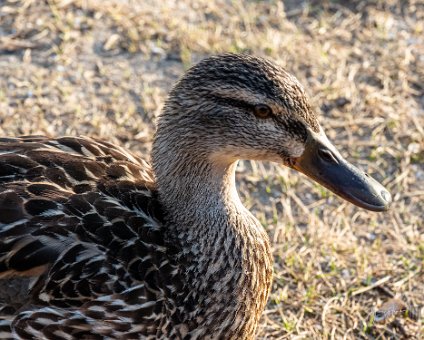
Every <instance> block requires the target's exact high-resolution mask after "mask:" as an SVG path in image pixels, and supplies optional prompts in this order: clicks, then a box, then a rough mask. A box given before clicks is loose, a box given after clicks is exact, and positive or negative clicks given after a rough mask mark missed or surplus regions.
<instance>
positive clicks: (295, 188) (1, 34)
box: [0, 0, 424, 339]
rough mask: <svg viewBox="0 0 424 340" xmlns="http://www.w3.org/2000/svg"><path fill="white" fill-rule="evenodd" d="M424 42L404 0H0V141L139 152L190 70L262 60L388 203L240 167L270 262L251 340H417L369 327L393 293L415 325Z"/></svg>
mask: <svg viewBox="0 0 424 340" xmlns="http://www.w3.org/2000/svg"><path fill="white" fill-rule="evenodd" d="M423 36H424V5H423V3H422V2H419V1H412V0H411V1H394V0H388V1H383V0H381V1H380V0H373V1H367V2H365V1H349V2H347V1H342V0H340V1H322V2H319V1H294V0H292V1H285V2H284V3H283V2H277V1H229V0H214V1H211V0H202V1H192V0H180V1H172V0H166V1H155V0H140V1H135V0H133V1H131V0H127V1H124V0H122V1H119V0H105V1H101V0H87V1H83V0H60V1H59V0H49V1H39V0H22V1H20V0H9V1H4V0H0V120H1V126H0V134H1V135H20V134H34V133H36V134H47V135H53V136H55V135H63V134H70V135H77V134H85V135H93V136H100V137H104V138H107V139H109V140H112V141H113V142H116V143H119V144H122V145H124V146H126V147H128V148H130V149H132V150H134V151H135V152H145V151H146V150H148V147H149V142H150V139H151V135H152V130H153V121H154V117H155V116H156V115H157V114H158V112H159V111H160V109H161V105H162V103H163V101H164V98H165V95H166V92H167V91H168V90H169V88H170V86H171V84H172V83H173V82H174V81H175V80H176V79H177V77H178V76H179V75H181V74H182V72H183V71H184V69H185V68H187V67H188V66H189V65H190V64H192V63H193V62H195V61H197V60H199V59H200V58H202V57H203V56H205V55H208V54H212V53H216V52H222V51H232V52H250V53H253V54H257V55H265V56H269V57H270V58H273V59H275V60H277V61H278V62H280V63H281V64H282V65H284V66H285V67H286V68H287V69H288V70H290V71H291V72H292V73H294V74H295V75H296V76H297V77H298V78H299V80H300V81H301V82H302V83H303V84H304V85H305V87H306V89H307V91H308V92H309V94H310V95H311V97H312V98H313V102H314V104H315V105H316V107H317V108H320V109H321V111H322V116H321V122H322V125H323V126H324V128H325V129H326V131H327V134H328V136H329V137H330V139H331V140H333V142H334V143H335V144H336V145H338V146H339V149H341V151H342V153H343V154H345V155H346V156H347V158H348V159H349V160H350V161H352V162H353V163H355V164H357V165H359V166H360V167H362V168H363V169H365V170H366V171H367V172H369V173H371V174H372V175H373V176H374V177H376V178H377V179H379V180H380V181H382V182H383V183H384V184H385V185H386V186H387V187H388V188H389V190H390V191H391V193H392V194H393V196H394V204H393V208H392V209H391V211H389V212H387V213H380V214H377V213H372V212H367V211H364V210H360V209H358V208H356V207H354V206H352V205H350V204H348V203H346V202H343V201H341V200H340V199H339V198H336V197H335V196H333V195H332V194H331V193H329V192H328V191H326V190H325V189H323V188H322V187H320V186H318V185H316V184H314V183H312V182H311V181H309V180H308V179H306V178H305V177H304V176H301V175H299V174H296V173H294V172H292V171H289V170H288V169H285V168H280V167H278V166H275V165H270V164H261V163H253V162H244V163H242V165H241V167H240V168H239V172H238V177H239V179H240V181H239V182H240V185H239V187H240V193H241V196H242V199H243V201H244V202H245V204H246V205H247V206H248V207H249V208H250V209H252V210H253V211H254V212H255V214H256V215H257V216H258V217H259V219H260V220H261V222H262V223H263V225H264V226H265V228H266V229H267V230H268V231H269V234H270V236H271V239H272V240H273V246H274V255H275V282H274V285H273V292H272V296H271V299H270V301H269V303H268V306H267V310H266V312H265V313H264V315H263V318H262V322H261V324H260V328H259V334H258V336H259V338H273V339H274V338H275V339H277V338H279V339H285V338H287V339H325V338H328V339H330V338H331V339H333V338H334V339H341V338H343V337H344V338H346V339H354V338H355V339H356V338H362V339H401V338H406V337H410V338H420V337H424V330H423V329H424V327H423V319H422V317H421V318H418V320H412V319H410V318H397V319H396V320H395V321H393V322H390V323H388V324H386V325H375V324H373V323H372V318H371V316H372V314H373V311H374V310H375V308H376V307H378V306H380V305H381V304H382V303H383V302H384V301H386V300H388V299H389V298H390V296H391V295H400V296H402V298H403V299H404V300H406V301H407V302H408V303H409V304H411V305H412V307H413V308H415V311H418V313H421V316H422V315H423V310H422V307H423V305H424V297H423V294H424V271H423V266H424V236H423V234H424V222H423V220H424V108H423V107H424V89H423V81H424V53H423V52H424V38H423ZM420 308H421V310H420Z"/></svg>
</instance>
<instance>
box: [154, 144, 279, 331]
mask: <svg viewBox="0 0 424 340" xmlns="http://www.w3.org/2000/svg"><path fill="white" fill-rule="evenodd" d="M168 143H169V144H167V145H166V146H165V147H164V145H163V144H162V145H161V146H160V147H158V145H155V146H154V148H153V164H154V170H155V175H156V181H157V185H158V191H159V197H160V200H161V203H162V205H163V208H164V211H165V213H166V217H165V220H166V237H167V239H168V242H169V243H170V244H172V245H175V246H176V248H177V254H176V258H177V259H178V263H180V264H181V267H182V268H181V270H182V271H181V272H182V273H184V274H183V275H184V276H183V278H182V279H183V280H184V284H185V287H186V290H185V293H184V297H183V300H184V301H183V305H184V304H185V305H187V306H188V307H189V308H191V310H193V312H192V313H194V314H193V315H192V316H191V318H192V319H191V321H190V322H191V323H192V322H193V320H196V322H195V325H193V324H191V325H190V326H187V325H185V327H187V329H188V330H190V329H196V332H197V333H196V334H197V335H202V334H201V333H199V332H204V335H205V336H206V335H207V334H218V335H219V334H221V335H222V336H228V335H229V334H233V335H243V337H249V336H253V334H254V331H255V328H256V325H257V322H258V319H259V317H260V315H261V313H262V311H263V309H264V307H265V304H266V300H267V298H268V294H269V290H270V283H271V279H272V259H271V254H270V247H269V242H268V236H267V234H266V232H265V230H264V229H263V227H262V226H261V225H260V224H259V222H258V221H257V220H256V219H255V218H254V217H253V216H252V215H251V214H250V212H249V211H248V210H247V209H246V208H245V207H244V206H243V205H242V203H241V202H240V199H239V196H238V194H237V191H236V187H235V169H236V166H237V161H229V160H227V161H223V160H216V159H213V160H211V159H210V158H208V157H206V156H205V155H206V152H202V151H201V150H196V152H195V154H193V153H192V152H189V151H188V150H184V143H183V142H182V141H180V142H175V141H168ZM175 145H178V147H175ZM212 325H215V326H214V327H219V329H216V328H215V329H212ZM202 326H203V327H202ZM208 332H213V333H208ZM217 332H218V333H217ZM198 333H199V334H198Z"/></svg>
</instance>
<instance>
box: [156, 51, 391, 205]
mask: <svg viewBox="0 0 424 340" xmlns="http://www.w3.org/2000/svg"><path fill="white" fill-rule="evenodd" d="M164 112H165V113H164V115H163V116H162V117H161V118H160V119H159V124H158V126H159V128H158V132H159V131H163V132H164V133H163V134H162V135H163V136H170V135H171V134H170V133H169V131H167V132H165V130H167V129H168V130H169V129H172V135H173V136H176V135H178V136H179V137H178V138H179V140H178V143H182V145H183V144H184V145H189V146H190V147H191V149H190V150H191V152H192V153H195V154H196V157H197V156H199V157H204V158H208V159H209V160H210V162H211V163H214V164H221V165H223V166H226V165H228V164H232V163H234V162H235V161H237V160H239V159H251V160H265V161H273V162H277V163H280V164H284V165H286V166H288V167H291V168H293V169H296V170H297V171H300V172H302V173H303V174H305V175H306V176H308V177H309V178H311V179H313V180H315V181H316V182H318V183H320V184H321V185H323V186H325V187H326V188H328V189H329V190H331V191H332V192H334V193H335V194H337V195H338V196H340V197H342V198H344V199H346V200H347V201H349V202H351V203H353V204H356V205H357V206H359V207H362V208H365V209H368V210H373V211H384V210H387V209H388V207H389V205H390V202H391V196H390V194H389V192H388V191H387V190H386V189H385V188H384V187H383V186H382V185H381V184H379V183H378V182H377V181H375V180H374V179H373V178H371V177H370V176H369V175H367V174H366V173H364V172H363V171H361V170H359V169H358V168H356V167H355V166H353V165H351V164H350V163H349V162H347V161H346V160H345V159H344V158H343V157H342V156H341V155H340V153H339V152H338V151H337V149H336V148H335V147H334V146H333V144H332V143H331V142H330V141H329V140H328V139H327V137H326V135H325V133H324V131H323V129H322V128H321V126H320V124H319V122H318V118H317V114H316V112H315V111H314V110H313V108H312V107H311V105H310V104H309V100H308V98H307V96H306V95H305V92H304V90H303V88H302V86H301V85H300V83H299V82H298V81H297V79H296V78H295V77H293V76H292V75H290V74H289V73H288V72H286V71H285V70H284V69H283V68H282V67H280V66H277V65H276V64H274V63H272V62H271V61H269V60H265V59H262V58H258V57H253V56H248V55H234V54H226V55H221V56H214V57H210V58H207V59H205V60H203V61H201V62H200V63H198V64H197V65H195V66H194V67H192V68H191V69H190V70H189V71H188V72H187V73H186V74H185V76H184V77H183V78H182V79H181V80H180V81H179V82H178V83H177V85H176V86H175V87H174V88H173V90H172V91H171V93H170V97H169V99H168V100H167V102H166V104H165V110H164ZM169 142H172V141H169ZM181 148H182V149H184V146H182V147H181Z"/></svg>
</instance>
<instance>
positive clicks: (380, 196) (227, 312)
mask: <svg viewBox="0 0 424 340" xmlns="http://www.w3.org/2000/svg"><path fill="white" fill-rule="evenodd" d="M239 160H255V161H269V162H276V163H279V164H281V166H288V167H290V168H292V169H295V170H297V171H299V172H302V173H303V174H305V175H307V176H308V177H310V178H311V179H312V180H314V181H316V182H318V183H320V184H321V185H323V186H325V187H326V188H328V189H329V190H331V191H333V192H334V193H335V194H337V195H338V196H340V197H341V198H343V199H345V200H347V201H349V202H352V203H353V204H355V205H357V206H359V207H361V208H365V209H368V210H372V211H377V212H378V211H380V212H382V211H385V210H387V209H388V208H389V205H390V202H391V196H390V194H389V193H388V191H387V190H386V189H385V188H384V187H383V186H382V185H381V184H379V183H378V182H377V181H376V180H374V179H373V178H372V177H370V176H369V175H368V174H366V173H364V172H363V171H361V170H359V169H358V168H356V167H354V166H353V165H351V164H350V163H348V162H347V161H346V160H345V159H344V158H343V157H342V156H341V154H340V153H339V152H338V151H337V149H336V148H335V147H334V145H333V144H331V142H330V141H329V140H328V138H327V137H326V135H325V133H324V131H323V129H322V127H321V125H320V123H319V121H318V114H317V112H316V110H314V108H313V107H312V105H311V104H310V101H309V99H308V97H307V95H306V94H305V90H304V88H303V87H302V86H301V84H300V83H299V81H298V80H297V79H296V78H295V77H294V76H292V75H291V74H290V73H288V72H287V71H286V70H285V69H284V68H283V67H282V66H280V65H278V64H277V63H276V62H274V61H271V60H269V59H266V58H263V57H258V56H252V55H247V54H222V55H216V56H210V57H207V58H205V59H203V60H202V61H200V62H199V63H198V64H196V65H194V66H192V67H191V68H190V69H189V70H188V71H187V72H186V73H185V74H184V75H183V76H182V78H181V79H180V80H179V81H178V82H177V83H176V84H175V86H174V87H173V88H172V90H171V91H170V93H169V96H168V98H167V99H166V101H165V104H164V108H163V110H162V113H161V114H160V116H159V117H158V119H157V128H156V132H155V135H154V139H153V146H152V151H151V155H150V157H149V156H148V155H145V156H139V155H136V154H134V153H131V152H130V151H127V150H125V149H124V148H122V147H120V146H118V145H114V144H111V143H108V142H107V141H104V140H99V139H95V138H90V137H82V136H79V137H77V136H66V137H57V138H50V137H45V136H21V137H10V138H7V137H4V138H1V139H0V337H1V338H2V339H5V338H8V337H10V338H14V339H171V338H172V339H218V338H224V339H252V338H254V336H255V331H256V329H257V326H258V323H259V319H260V316H261V314H262V312H263V310H264V308H265V305H266V303H267V299H268V297H269V294H270V290H271V283H272V273H273V257H272V252H271V246H270V241H269V238H268V235H267V233H266V231H265V229H264V228H263V226H262V225H261V224H260V223H259V222H258V220H257V219H256V218H255V217H254V216H253V215H252V214H251V213H250V212H249V210H247V209H246V208H245V207H244V206H243V203H242V202H241V200H240V198H239V196H238V193H237V190H236V182H235V171H236V167H237V163H238V161H239Z"/></svg>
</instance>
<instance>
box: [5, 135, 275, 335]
mask: <svg viewBox="0 0 424 340" xmlns="http://www.w3.org/2000/svg"><path fill="white" fill-rule="evenodd" d="M0 168H1V169H2V170H3V171H2V174H1V178H0V181H1V182H0V183H1V186H0V187H1V189H0V190H1V192H0V202H1V205H0V222H1V227H0V250H1V253H0V264H1V267H0V268H1V270H2V271H1V273H0V285H2V287H3V289H2V290H1V292H0V306H1V308H2V309H1V311H0V313H1V314H0V317H3V318H5V319H9V320H11V322H13V324H12V328H13V331H14V333H15V335H16V336H18V337H20V338H23V339H26V338H31V337H34V336H35V337H37V338H49V336H51V337H52V338H54V336H59V337H60V336H65V335H66V337H69V338H75V339H77V338H83V337H84V336H86V337H88V338H91V337H94V336H98V337H100V338H103V337H104V338H125V337H128V338H145V337H152V338H184V337H185V336H189V337H194V338H196V337H197V338H205V337H207V336H211V335H215V336H219V335H221V336H224V335H225V336H226V337H229V338H232V337H234V338H239V337H240V336H241V334H243V336H244V337H249V336H253V333H254V330H255V327H256V323H257V321H258V320H257V319H258V317H259V315H260V313H261V310H262V309H263V308H264V305H265V302H266V299H267V295H268V292H269V286H270V282H271V274H272V272H271V259H270V257H269V258H268V263H267V266H266V269H265V271H264V273H262V277H263V282H258V281H257V277H252V276H251V275H250V276H249V275H245V272H246V273H248V272H250V273H252V270H254V269H252V268H251V267H252V266H251V264H252V262H251V258H252V256H253V257H255V256H256V259H258V258H261V259H263V257H264V251H265V253H268V254H269V247H268V240H267V236H266V234H265V232H257V233H256V234H255V233H254V235H250V237H253V238H252V239H251V240H252V242H257V241H258V238H263V239H262V240H261V242H262V243H263V247H264V249H258V251H255V249H257V248H256V246H255V247H251V246H252V245H249V244H236V241H235V240H236V238H237V237H239V240H244V241H248V239H246V238H245V235H236V234H237V233H238V232H246V230H244V231H243V230H235V231H234V235H225V238H224V239H223V241H224V244H225V245H226V246H227V248H226V249H225V248H218V249H215V252H216V254H213V255H214V256H217V257H216V258H215V261H214V258H211V257H210V256H207V255H206V254H203V255H204V256H207V258H203V260H205V261H206V262H207V265H204V262H203V260H202V257H201V254H200V253H199V246H198V247H197V248H196V249H194V248H193V249H191V248H190V249H189V250H187V249H188V248H184V249H182V248H181V245H179V244H178V243H179V240H178V239H175V238H174V236H173V234H172V233H167V230H169V229H170V228H172V226H166V222H165V219H164V214H163V211H162V210H161V204H160V201H159V199H158V192H157V189H156V184H155V180H154V176H153V172H152V169H151V167H150V165H149V164H148V163H147V162H146V161H145V160H142V159H140V158H139V157H136V156H134V155H132V154H131V153H129V152H127V151H125V150H123V149H122V148H119V147H117V146H114V145H111V144H109V143H106V142H102V141H98V140H94V139H91V138H87V137H64V138H58V139H49V138H46V137H39V136H31V137H22V138H10V139H3V140H2V141H1V144H0ZM238 218H239V217H238ZM245 218H246V217H245ZM249 219H251V220H249V221H246V222H245V223H247V224H248V225H249V227H250V226H251V223H252V222H253V223H256V222H255V220H254V219H253V218H250V217H249ZM226 223H227V224H228V221H224V220H223V221H219V220H215V224H221V227H222V228H221V229H228V228H229V226H228V225H227V224H226ZM215 224H214V227H215ZM236 224H237V225H241V224H240V221H238V222H237V223H236ZM199 227H201V226H199ZM247 230H250V228H249V229H247ZM257 230H260V229H257ZM230 239H231V240H230ZM213 244H215V243H213ZM249 246H250V248H251V249H250V250H249V249H248V248H249ZM252 249H253V250H252ZM202 251H203V252H207V251H210V252H212V253H213V249H208V250H206V249H202ZM225 251H228V252H231V256H226V254H225ZM237 252H239V254H237ZM243 252H246V253H243ZM218 253H221V254H220V256H219V254H218ZM243 256H244V259H243ZM201 260H202V261H201ZM228 260H230V261H231V260H232V261H231V262H230V263H228V262H227V261H228ZM249 277H250V278H252V280H251V282H250V283H248V282H247V281H248V279H249ZM249 285H250V286H249ZM246 286H247V287H248V289H251V300H250V301H249V299H244V300H243V301H239V297H240V296H243V297H245V295H244V294H240V291H239V290H240V289H246ZM258 289H259V290H262V296H261V300H262V301H259V299H258V298H257V296H256V295H257V294H258ZM249 303H251V304H252V305H249ZM252 312H253V314H252ZM249 317H252V322H251V323H250V324H249V322H246V320H248V319H249ZM237 318H238V320H237ZM105 319H107V322H105V321H104V320H105ZM58 320H62V321H63V320H68V322H66V321H65V322H58ZM225 323H227V326H226V327H222V325H223V324H225ZM40 328H41V330H39V329H40ZM0 329H1V328H0ZM7 332H8V329H7V328H5V330H4V334H7ZM66 337H65V338H66ZM212 337H214V336H212Z"/></svg>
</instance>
